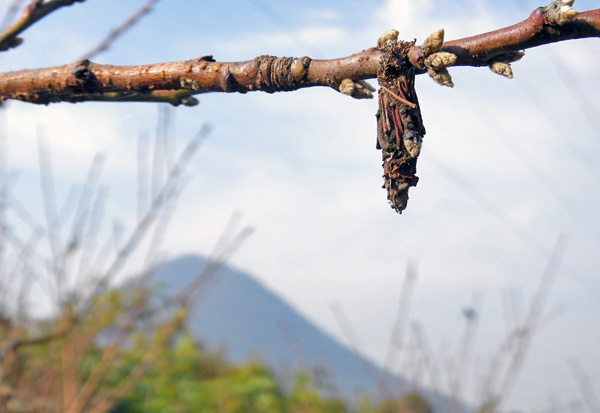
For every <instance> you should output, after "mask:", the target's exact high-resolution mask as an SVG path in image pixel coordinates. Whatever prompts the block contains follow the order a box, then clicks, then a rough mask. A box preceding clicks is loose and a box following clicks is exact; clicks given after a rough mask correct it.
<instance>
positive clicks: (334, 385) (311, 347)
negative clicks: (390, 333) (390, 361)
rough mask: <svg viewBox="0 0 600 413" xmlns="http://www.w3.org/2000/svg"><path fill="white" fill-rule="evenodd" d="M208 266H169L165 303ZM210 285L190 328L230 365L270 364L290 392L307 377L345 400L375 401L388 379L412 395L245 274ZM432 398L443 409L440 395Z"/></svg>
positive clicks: (180, 261) (163, 271) (223, 275)
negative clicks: (295, 382)
mask: <svg viewBox="0 0 600 413" xmlns="http://www.w3.org/2000/svg"><path fill="white" fill-rule="evenodd" d="M206 265H207V260H206V259H205V258H202V257H200V256H196V255H187V256H182V257H179V258H176V259H173V260H170V261H167V262H165V263H163V264H162V265H160V266H159V267H158V268H157V269H156V271H155V273H154V275H153V284H154V285H155V286H157V287H158V291H159V296H162V297H163V298H167V297H170V296H172V295H173V294H175V293H176V292H178V291H180V290H181V289H182V288H186V286H188V285H189V283H190V282H192V280H193V279H194V278H196V276H197V275H198V274H199V273H200V272H201V271H202V269H203V268H204V267H205V266H206ZM205 281H208V282H206V283H205V284H203V287H202V289H201V290H200V293H201V294H199V296H198V300H197V301H195V303H196V305H195V307H194V308H193V309H192V312H191V313H190V317H189V320H188V325H187V327H188V329H189V331H190V332H191V333H192V335H193V336H194V337H196V339H198V340H199V341H200V342H201V343H202V344H203V345H204V346H205V347H206V348H207V349H209V350H225V355H226V357H227V358H228V359H229V360H230V361H232V362H240V363H243V362H247V361H248V360H257V361H259V362H261V363H263V364H266V365H268V366H270V367H271V369H272V370H273V371H274V372H275V374H276V375H277V376H278V377H279V378H280V379H281V380H282V382H283V384H284V386H285V384H286V383H288V384H289V383H291V382H292V381H293V377H294V376H295V374H297V373H300V372H301V373H306V374H309V375H310V376H311V377H313V381H314V382H315V384H316V385H317V387H318V388H319V389H320V390H321V391H325V392H326V393H328V394H327V395H329V396H339V397H343V398H345V399H347V400H356V397H357V396H360V395H368V396H370V397H372V398H374V397H377V391H376V386H375V384H374V382H376V381H377V380H378V379H379V378H380V377H382V375H383V377H384V382H385V385H386V387H387V388H393V389H404V392H407V391H410V390H411V388H410V385H409V383H407V381H406V380H404V379H403V378H401V377H396V376H393V375H391V374H389V373H386V372H385V371H384V370H382V369H381V368H380V367H379V366H377V365H376V364H375V363H373V362H371V361H370V360H368V359H366V358H364V357H361V356H358V355H356V354H354V353H353V352H352V351H351V350H350V349H349V348H348V347H346V346H345V345H343V344H341V343H340V342H338V341H337V340H336V339H335V338H333V337H331V336H330V335H328V334H327V333H325V332H323V331H322V330H320V329H319V328H318V327H316V326H315V325H314V324H313V323H311V322H310V321H308V320H307V319H306V318H304V317H303V316H302V315H300V314H299V313H298V312H297V311H296V310H294V308H293V307H292V306H291V305H290V304H288V303H286V302H285V301H284V300H283V299H282V298H280V297H279V296H277V295H276V294H274V293H273V292H271V291H269V289H268V288H266V287H265V286H264V285H262V284H261V283H260V282H258V281H257V280H256V279H255V278H253V277H252V276H250V275H248V274H247V273H244V272H243V271H240V270H236V269H234V268H231V267H229V266H227V265H222V266H221V267H220V268H219V269H218V270H217V272H216V273H214V275H213V276H211V277H210V278H208V279H207V280H205ZM367 371H368V372H369V373H367ZM413 390H414V388H413ZM426 393H427V395H428V396H429V397H428V398H429V399H430V400H431V397H433V398H434V399H436V400H435V402H438V403H439V398H440V396H439V394H432V393H431V392H428V391H426ZM395 394H396V396H398V395H399V394H398V393H395ZM434 404H437V403H434Z"/></svg>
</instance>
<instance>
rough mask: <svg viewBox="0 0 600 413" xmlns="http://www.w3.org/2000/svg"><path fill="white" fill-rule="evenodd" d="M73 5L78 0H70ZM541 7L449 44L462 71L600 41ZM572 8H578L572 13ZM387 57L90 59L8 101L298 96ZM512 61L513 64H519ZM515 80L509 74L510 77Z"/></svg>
mask: <svg viewBox="0 0 600 413" xmlns="http://www.w3.org/2000/svg"><path fill="white" fill-rule="evenodd" d="M70 1H71V2H72V1H73V0H70ZM564 1H565V0H562V2H561V1H559V0H556V1H555V2H553V3H552V4H551V5H550V6H548V7H543V8H539V9H537V10H535V11H534V12H533V13H532V14H531V15H530V16H529V18H527V19H526V20H524V21H523V22H521V23H518V24H516V25H513V26H510V27H506V28H503V29H500V30H496V31H493V32H489V33H485V34H481V35H478V36H473V37H468V38H464V39H460V40H454V41H450V42H446V43H444V45H443V47H442V49H441V51H442V52H449V53H452V54H454V55H456V61H455V62H454V63H453V65H454V66H456V65H459V66H487V65H492V64H493V63H494V62H496V61H500V62H501V61H502V60H503V59H504V60H507V64H508V63H509V62H510V61H513V60H515V59H516V57H515V54H517V53H518V51H520V50H524V49H528V48H531V47H536V46H540V45H544V44H549V43H554V42H559V41H564V40H570V39H578V38H587V37H600V9H596V10H592V11H588V12H584V13H579V14H577V15H576V16H571V18H570V20H568V21H560V22H557V21H556V19H555V18H554V14H553V13H554V12H553V9H552V7H555V6H556V5H557V4H558V5H562V4H563V2H564ZM571 10H572V9H571ZM424 55H425V54H424V53H423V46H413V47H412V49H411V51H410V52H409V53H408V58H409V60H410V62H411V63H412V64H413V66H415V67H417V68H418V69H419V70H420V73H423V72H424V71H425V66H424V64H423V59H424ZM381 57H382V52H381V49H380V47H373V48H370V49H367V50H364V51H362V52H360V53H356V54H353V55H351V56H348V57H344V58H340V59H331V60H311V59H310V58H309V57H302V58H289V57H273V56H259V57H257V58H255V59H253V60H249V61H245V62H229V63H228V62H215V61H214V60H213V59H212V56H204V57H200V58H197V59H193V60H187V61H179V62H171V63H159V64H153V65H140V66H110V65H100V64H95V63H91V62H89V61H87V60H82V61H79V62H76V63H74V64H70V65H64V66H57V67H53V68H47V69H32V70H21V71H17V72H8V73H3V74H0V101H2V100H6V99H17V100H22V101H26V102H31V103H41V104H48V103H51V102H72V103H74V102H83V101H153V102H156V101H163V102H169V103H172V104H174V105H178V104H184V105H189V106H191V105H194V104H195V103H197V100H196V99H195V98H193V97H191V96H192V95H195V94H200V93H207V92H238V93H246V92H249V91H263V92H267V93H273V92H280V91H291V90H297V89H300V88H304V87H312V86H330V87H333V88H335V89H338V88H339V86H340V84H341V82H342V81H343V80H345V79H351V80H353V81H360V80H363V79H369V78H374V77H376V76H377V69H378V67H379V65H380V60H381ZM511 59H512V60H511ZM507 75H508V74H507Z"/></svg>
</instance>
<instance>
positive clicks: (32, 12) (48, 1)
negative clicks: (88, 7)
mask: <svg viewBox="0 0 600 413" xmlns="http://www.w3.org/2000/svg"><path fill="white" fill-rule="evenodd" d="M84 1H85V0H31V1H30V3H29V5H27V6H26V7H25V10H24V11H23V14H22V15H21V17H20V18H19V19H18V20H17V21H16V22H14V23H13V24H12V25H11V26H10V27H8V28H7V29H6V30H5V31H4V32H2V33H0V52H4V51H6V50H8V49H10V48H12V47H17V46H19V45H20V44H21V43H22V42H23V39H22V38H21V37H19V34H21V33H23V32H24V31H25V30H26V29H27V28H29V27H30V26H31V25H33V24H35V23H36V22H37V21H39V20H41V19H43V18H44V17H46V16H47V15H49V14H50V13H52V12H53V11H55V10H57V9H59V8H61V7H65V6H70V5H72V4H74V3H82V2H84ZM15 3H16V2H15ZM9 10H10V9H9Z"/></svg>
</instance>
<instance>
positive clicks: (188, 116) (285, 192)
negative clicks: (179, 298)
mask: <svg viewBox="0 0 600 413" xmlns="http://www.w3.org/2000/svg"><path fill="white" fill-rule="evenodd" d="M8 3H9V1H8V0H0V10H3V9H4V8H5V6H6V5H7V4H8ZM141 3H142V2H141V1H129V2H122V1H118V0H104V1H102V2H100V1H94V0H88V1H87V2H86V3H84V4H76V5H74V6H72V7H69V8H66V9H64V10H62V11H60V12H58V13H55V15H52V16H50V17H49V18H47V19H45V20H44V21H42V22H40V23H39V24H37V25H36V26H34V27H33V28H31V29H30V30H29V31H28V32H27V33H26V34H25V43H24V45H23V46H22V47H20V48H19V49H17V50H14V51H11V52H8V53H3V54H2V56H1V57H2V59H1V60H0V70H3V71H4V70H15V69H20V68H23V67H39V66H51V65H56V64H64V63H68V62H72V61H74V60H76V59H77V58H78V57H79V56H81V55H82V54H83V53H85V52H86V51H87V50H88V49H89V48H91V47H92V46H93V45H95V44H96V43H97V42H98V41H99V40H100V39H102V38H103V37H104V36H105V34H106V33H107V32H108V30H109V29H110V28H111V27H112V26H114V25H115V24H117V23H120V22H121V21H122V20H123V19H124V18H125V17H126V16H128V15H129V14H130V13H131V12H133V11H134V10H135V9H136V8H137V7H138V6H139V5H141ZM539 5H540V4H538V3H536V2H532V1H519V2H517V1H515V2H508V3H503V5H501V6H500V5H499V4H497V3H495V2H492V1H484V0H481V1H477V0H472V1H466V2H458V1H438V0H428V1H419V2H416V1H409V0H402V1H400V0H396V1H394V0H388V1H377V2H366V1H361V0H354V1H344V2H341V1H333V2H327V3H326V4H323V2H319V1H304V2H301V3H290V2H276V1H272V0H260V1H256V2H251V1H223V2H202V3H201V4H200V3H198V4H197V5H196V4H194V3H193V2H186V3H185V4H184V5H183V6H182V2H176V1H169V0H162V1H161V2H160V3H159V4H158V5H157V7H156V9H155V11H154V12H153V13H152V14H151V15H150V16H148V17H147V18H146V19H145V20H143V21H142V22H141V23H140V24H139V25H138V26H137V27H136V28H135V29H134V30H133V31H131V32H129V33H128V34H126V35H125V36H124V37H122V38H121V39H120V40H119V41H118V42H117V43H116V44H115V45H114V46H113V48H112V49H111V50H109V51H108V52H106V53H104V54H102V55H100V56H98V57H97V58H95V59H94V61H97V62H102V63H110V64H140V63H152V62H160V61H170V60H183V59H189V58H193V57H197V56H202V55H206V54H213V55H214V56H215V58H216V59H217V60H223V61H235V60H247V59H251V58H253V57H255V56H257V55H260V54H275V55H287V56H302V55H308V56H311V57H314V58H333V57H340V56H344V55H348V54H351V53H354V52H356V51H359V50H362V49H365V48H368V47H371V46H372V45H374V44H375V43H376V41H377V37H378V36H379V35H381V34H382V33H383V32H385V31H387V30H388V29H390V28H392V27H394V28H396V29H398V30H399V31H400V36H401V37H402V38H404V39H408V40H411V39H413V38H417V40H418V41H422V40H423V39H424V37H425V36H427V35H428V34H429V33H431V32H433V31H435V30H437V29H438V28H441V27H443V28H444V29H445V30H446V37H447V39H455V38H459V37H463V36H468V35H471V34H476V33H480V32H483V31H488V30H493V29H496V28H499V27H503V26H506V25H510V24H513V23H515V22H517V21H520V20H522V19H524V18H525V17H527V16H528V15H529V13H530V12H531V11H532V10H533V9H534V8H535V7H537V6H539ZM575 7H576V8H578V9H580V10H588V9H591V8H593V7H597V4H595V2H594V1H591V0H587V1H585V0H578V1H577V2H576V4H575ZM49 39H50V40H49ZM599 50H600V43H599V42H598V39H590V40H580V41H573V42H566V43H563V44H557V45H550V46H546V47H543V48H538V49H533V50H530V51H528V52H527V55H526V57H525V58H524V59H523V60H522V61H521V62H518V63H516V64H514V65H513V69H514V72H515V79H513V80H510V81H509V80H507V79H504V78H501V77H500V76H496V75H494V74H492V73H491V72H490V71H489V70H487V69H485V68H477V69H475V68H453V69H451V73H452V75H453V78H454V82H455V85H456V86H455V87H454V89H447V88H442V87H439V86H437V85H435V84H434V83H433V82H432V81H431V80H430V79H428V78H426V77H424V76H421V77H419V78H418V80H417V92H418V93H419V100H420V103H421V106H422V112H423V117H424V121H425V126H426V128H427V135H426V136H425V141H424V146H423V151H422V155H421V157H420V159H419V165H418V175H419V176H420V178H421V180H420V181H419V185H418V186H417V187H416V188H413V189H412V190H411V193H410V201H409V205H408V208H407V210H406V211H405V213H404V214H402V215H401V216H399V215H397V214H396V213H395V212H393V211H392V209H391V208H389V206H388V205H387V203H386V194H385V191H384V190H383V189H381V184H382V178H381V173H382V172H381V161H380V154H379V152H377V151H376V150H375V117H374V114H375V112H376V109H377V108H376V105H377V103H376V102H375V101H355V100H353V99H350V98H348V97H346V96H342V95H340V94H337V93H335V92H333V91H331V90H329V89H326V88H320V89H317V88H313V89H310V90H308V89H307V90H301V91H298V92H293V93H279V94H274V95H267V94H264V93H250V94H246V95H224V94H212V95H204V96H200V101H201V103H200V105H198V106H196V107H194V108H177V109H173V110H171V111H170V116H171V119H172V120H173V123H172V130H171V135H172V136H174V137H176V138H175V139H176V145H177V147H178V149H180V148H182V147H183V145H184V144H185V142H186V140H187V139H189V138H190V137H191V136H193V134H194V133H195V132H196V130H197V129H198V128H199V127H200V125H202V124H203V123H206V122H209V123H211V124H212V125H213V126H214V130H213V133H212V134H211V135H210V137H209V139H208V140H207V141H206V143H205V144H204V145H203V146H202V148H201V149H200V151H199V153H198V155H197V156H196V158H195V160H194V162H193V165H192V168H191V170H190V172H191V174H190V175H191V178H190V182H189V183H188V185H187V187H186V190H185V192H184V193H183V195H182V198H181V200H180V202H179V204H178V209H177V213H176V215H175V218H174V219H173V221H172V223H171V227H170V231H169V232H168V236H167V240H166V249H167V251H168V254H169V255H171V256H174V255H177V254H179V253H184V252H197V253H201V254H207V253H209V252H210V251H211V250H212V248H213V246H214V244H215V243H216V242H217V240H218V237H219V234H220V232H221V231H222V230H223V228H224V227H225V226H226V224H227V222H228V220H229V218H230V217H231V214H232V213H233V212H235V211H241V212H242V213H243V222H244V224H247V225H250V226H252V227H254V228H255V229H256V232H255V233H254V234H253V236H252V237H251V238H250V239H249V240H248V241H247V242H246V243H244V245H243V246H242V248H241V249H240V250H239V251H238V253H237V254H236V255H235V256H234V257H233V258H232V260H231V263H232V264H233V265H235V266H237V267H239V268H241V269H244V270H247V271H249V272H250V273H252V274H254V275H255V276H256V277H257V278H258V279H259V280H261V281H262V282H263V283H265V284H266V285H267V286H269V287H270V288H271V289H273V290H274V291H276V292H277V293H279V294H281V295H282V296H283V297H285V298H286V299H287V300H289V301H290V302H291V303H292V304H293V305H294V306H295V307H296V308H297V309H299V310H300V311H301V312H302V313H303V314H305V315H306V316H307V317H309V318H310V319H311V320H313V321H314V322H315V323H317V324H318V325H319V326H321V327H322V328H324V329H325V330H327V331H328V332H330V333H331V334H333V335H334V336H336V337H338V338H340V339H341V340H342V341H344V338H343V335H342V332H341V329H340V327H339V325H338V324H337V322H336V320H335V317H334V315H333V313H332V311H331V310H330V305H331V304H332V303H337V304H339V305H341V306H342V307H343V308H344V311H345V312H346V315H347V317H348V318H349V319H350V320H351V321H352V324H353V327H354V329H355V330H356V333H357V335H358V336H359V337H360V339H361V343H362V347H363V350H364V352H365V353H366V354H367V355H368V356H370V357H371V358H373V359H374V360H376V361H380V362H381V361H382V360H383V358H384V355H385V353H386V350H387V345H388V341H389V334H390V332H391V330H392V325H393V320H394V314H395V312H396V307H397V304H398V299H399V296H400V287H401V285H402V280H403V277H404V273H405V268H406V265H407V263H408V262H409V261H411V260H412V261H414V262H416V263H417V266H418V280H417V284H416V286H415V292H414V296H413V308H412V311H411V314H410V320H411V321H415V322H418V323H420V324H421V325H422V326H423V328H424V330H425V331H426V332H427V335H428V337H429V341H430V343H431V346H432V348H433V349H434V353H435V355H436V357H438V358H439V359H440V360H442V359H443V358H444V357H445V358H451V357H452V354H453V353H454V352H455V351H456V350H455V349H456V348H457V346H458V345H459V340H460V337H461V334H462V331H463V327H464V317H463V316H462V309H463V308H464V307H467V306H470V305H471V302H472V300H473V297H474V296H475V297H478V298H476V300H479V301H477V302H479V303H480V304H479V314H480V319H479V320H480V324H479V332H478V336H477V343H476V344H477V346H476V349H475V351H474V353H473V357H472V359H473V360H472V361H475V362H476V363H475V364H474V365H475V366H476V367H473V368H472V370H471V373H470V377H471V378H475V377H477V376H478V375H479V374H480V373H481V372H480V371H477V370H478V369H479V370H481V366H484V365H485V363H487V362H489V360H490V357H491V354H492V353H493V352H494V351H495V350H496V349H497V347H498V346H499V344H500V341H501V339H502V337H503V335H504V333H505V317H504V313H503V308H502V297H505V298H506V297H507V296H508V295H510V294H513V296H514V297H516V298H515V303H516V304H515V306H516V307H517V309H516V313H517V315H520V316H521V317H522V316H524V314H525V310H526V306H527V304H528V303H529V302H530V301H531V298H532V296H533V294H534V291H535V288H536V286H537V284H538V282H539V280H540V277H541V274H542V272H543V270H544V267H545V265H546V262H547V260H548V257H549V256H550V253H551V251H552V249H553V246H554V245H555V243H556V240H557V238H558V237H559V235H561V234H563V235H565V236H566V237H567V239H568V241H567V244H566V248H565V255H564V265H563V266H562V267H561V271H560V272H559V274H558V276H557V279H556V283H555V284H554V286H553V289H552V291H551V292H550V295H549V298H548V302H547V306H546V311H545V313H544V314H548V316H547V317H546V316H545V317H543V319H544V320H545V321H544V323H543V326H542V328H541V329H540V330H539V331H538V332H537V334H536V336H535V339H534V341H533V344H532V349H531V353H530V357H529V358H528V359H527V361H526V363H525V365H524V369H523V371H522V374H521V376H520V377H519V380H518V382H517V385H516V386H515V388H514V390H513V392H512V396H511V399H510V403H509V405H510V406H519V407H522V408H523V409H525V410H527V411H535V409H538V410H539V409H542V408H543V407H545V406H547V404H548V398H549V395H554V397H556V398H559V399H560V401H562V402H567V401H570V400H573V399H575V398H579V394H578V389H577V386H576V381H575V379H574V378H573V375H572V373H571V370H570V369H569V364H568V361H569V360H571V359H577V360H578V361H579V362H580V363H581V364H582V365H583V366H584V368H585V370H586V372H587V373H588V374H589V375H590V378H591V383H592V385H593V386H594V387H595V389H596V390H597V392H598V393H600V377H599V376H598V375H597V371H599V370H600V358H599V357H598V352H597V349H598V348H600V335H599V333H598V331H597V326H598V325H599V322H600V300H599V297H600V282H599V281H598V276H597V272H598V268H599V264H600V258H599V255H598V252H597V251H598V250H599V247H600V239H599V237H598V233H599V229H600V219H599V217H598V212H597V211H598V210H599V209H600V198H599V196H598V189H599V188H598V186H599V185H598V179H597V177H598V175H599V173H600V171H599V167H598V162H597V161H596V159H597V158H598V155H599V154H600V153H599V152H600V140H598V136H599V134H598V131H599V128H600V124H599V122H598V118H597V116H596V113H598V110H599V109H600V101H599V99H598V93H595V92H596V90H595V87H596V78H597V70H596V68H597V67H598V64H599V63H600V62H598V59H599V58H598V56H599V53H598V51H599ZM158 112H159V109H158V107H157V105H154V104H99V103H86V104H77V105H71V104H60V105H52V106H49V107H37V106H32V105H25V104H20V103H11V104H10V105H9V106H8V107H7V108H6V110H4V111H2V112H0V131H1V132H3V133H5V134H6V136H7V137H8V139H7V145H8V148H9V149H8V160H9V163H10V167H11V168H12V170H14V171H19V172H18V173H19V179H18V180H17V181H16V183H15V184H14V188H15V189H14V190H15V194H16V196H18V197H19V199H21V201H22V202H23V203H24V204H26V205H32V207H31V208H32V209H33V210H35V209H36V208H35V205H39V204H40V200H39V190H38V188H39V182H38V172H37V168H38V167H37V146H36V134H37V130H38V129H39V128H40V127H41V128H43V130H44V131H45V132H44V133H45V134H46V135H47V136H48V139H49V141H50V143H51V147H52V154H53V160H54V163H55V168H54V169H55V170H54V173H55V177H56V179H57V187H58V197H59V198H60V199H64V197H66V194H67V192H68V188H69V187H70V185H71V184H72V183H73V180H76V181H82V180H83V179H84V177H85V174H86V173H87V169H88V167H89V164H90V162H91V161H92V159H93V156H94V155H95V154H96V153H98V152H101V153H104V154H105V155H106V156H107V160H106V166H105V170H104V172H103V182H104V183H105V184H106V185H107V186H108V187H110V201H109V202H108V204H107V215H109V216H114V217H117V218H119V219H120V220H121V221H122V222H123V224H124V225H125V226H126V227H127V226H131V224H130V223H131V222H132V220H133V217H134V216H135V194H134V192H135V191H133V190H132V188H134V187H135V185H136V179H135V171H136V166H135V159H136V153H137V150H136V140H137V136H138V134H139V133H140V131H143V132H145V133H147V134H149V135H151V134H153V133H154V128H155V124H156V117H157V113H158ZM90 125H94V127H93V128H92V129H90V128H89V126H90ZM511 292H512V293H511ZM406 337H407V338H408V337H410V335H409V334H408V333H407V335H406ZM409 344H410V340H408V341H407V346H408V345H409ZM407 348H408V347H407ZM407 351H408V350H407ZM441 364H443V363H441ZM471 384H473V381H471ZM474 393H475V389H474V386H472V385H470V386H468V387H467V388H466V389H465V391H464V394H465V396H467V397H468V398H471V399H473V398H475V396H474Z"/></svg>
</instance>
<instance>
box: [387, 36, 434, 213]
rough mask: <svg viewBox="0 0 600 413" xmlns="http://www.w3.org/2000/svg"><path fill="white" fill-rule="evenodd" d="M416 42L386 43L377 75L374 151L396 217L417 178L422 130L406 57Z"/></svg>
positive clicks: (388, 40) (412, 78)
mask: <svg viewBox="0 0 600 413" xmlns="http://www.w3.org/2000/svg"><path fill="white" fill-rule="evenodd" d="M414 44H415V42H402V41H396V40H394V39H387V40H386V41H385V42H383V44H382V43H381V39H380V43H379V46H378V48H379V49H380V50H381V52H382V57H381V64H380V66H379V69H378V71H377V80H378V82H379V85H380V89H379V110H378V111H377V114H376V118H377V149H380V150H381V155H382V160H383V178H384V184H383V187H384V188H385V189H386V190H387V193H388V200H389V202H390V205H391V207H392V208H393V209H394V210H395V211H396V212H398V213H402V211H403V210H404V209H405V208H406V205H407V203H408V189H409V187H411V186H416V185H417V182H418V180H419V178H418V177H417V176H416V172H417V158H418V156H419V154H420V152H421V145H422V142H423V136H424V135H425V127H424V126H423V120H422V118H421V110H420V108H419V100H418V99H417V93H416V91H415V87H414V84H415V73H416V68H415V67H414V66H413V65H412V64H411V62H410V61H409V58H408V53H409V51H410V50H411V48H412V47H413V46H414Z"/></svg>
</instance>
